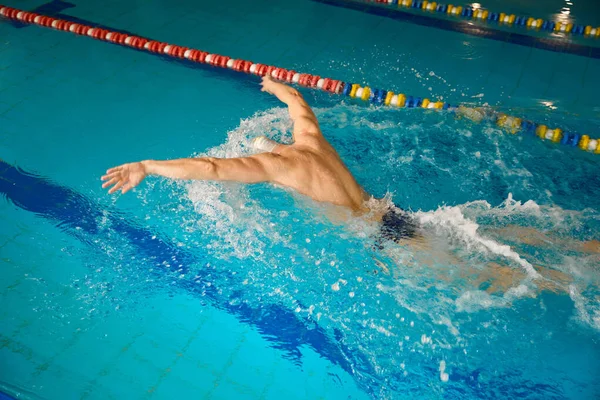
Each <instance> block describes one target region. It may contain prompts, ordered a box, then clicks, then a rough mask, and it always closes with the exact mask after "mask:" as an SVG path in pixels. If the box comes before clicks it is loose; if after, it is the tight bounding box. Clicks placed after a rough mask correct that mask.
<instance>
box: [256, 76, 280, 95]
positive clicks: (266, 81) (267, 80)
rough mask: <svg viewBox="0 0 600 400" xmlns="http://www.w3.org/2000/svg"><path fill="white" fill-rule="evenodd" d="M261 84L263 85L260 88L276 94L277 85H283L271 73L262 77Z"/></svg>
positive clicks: (262, 90)
mask: <svg viewBox="0 0 600 400" xmlns="http://www.w3.org/2000/svg"><path fill="white" fill-rule="evenodd" d="M260 86H262V87H261V89H260V91H261V92H267V93H269V94H275V89H276V88H277V86H281V83H277V82H275V81H274V80H273V79H272V78H271V77H270V76H269V75H265V76H263V78H262V82H261V83H260Z"/></svg>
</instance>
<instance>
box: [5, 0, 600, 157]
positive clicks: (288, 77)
mask: <svg viewBox="0 0 600 400" xmlns="http://www.w3.org/2000/svg"><path fill="white" fill-rule="evenodd" d="M401 1H404V0H401ZM407 1H408V0H407ZM411 1H412V0H411ZM0 15H2V16H4V17H6V18H8V19H13V20H17V21H20V22H23V23H29V24H36V25H39V26H42V27H47V28H54V29H57V30H61V31H65V32H71V33H75V34H77V35H82V36H89V37H92V38H94V39H97V40H102V41H105V42H110V43H114V44H119V45H122V46H128V47H133V48H135V49H138V50H146V51H149V52H152V53H158V54H161V55H168V56H171V57H173V58H179V59H186V60H189V61H193V62H197V63H204V64H209V65H212V66H215V67H221V68H228V69H232V70H235V71H239V72H245V73H247V74H254V75H258V76H265V75H271V76H272V77H273V78H275V79H277V80H280V81H284V82H288V83H293V84H298V85H300V86H304V87H308V88H315V89H320V90H323V91H326V92H329V93H335V94H340V95H344V96H349V97H351V98H356V99H361V100H363V101H370V102H372V103H373V104H376V105H386V106H391V107H406V108H425V109H433V110H449V111H453V112H456V113H457V114H459V115H464V116H466V117H468V118H470V119H472V120H475V121H480V120H482V119H483V118H484V117H485V116H486V115H485V114H488V111H489V110H482V109H477V108H469V107H463V106H460V107H454V106H450V105H449V104H448V103H445V102H442V101H433V100H429V99H427V98H421V97H414V96H408V95H405V94H403V93H394V92H392V91H388V90H382V89H371V88H370V87H368V86H361V85H359V84H357V83H350V82H343V81H340V80H335V79H330V78H322V77H320V76H318V75H311V74H306V73H300V72H296V71H294V70H287V69H285V68H279V67H275V66H271V65H266V64H259V63H253V62H252V61H247V60H241V59H233V58H231V57H228V56H223V55H220V54H211V53H208V52H206V51H202V50H197V49H192V48H188V47H184V46H178V45H174V44H169V43H164V42H158V41H155V40H151V39H146V38H143V37H140V36H135V35H128V34H125V33H120V32H113V31H109V30H107V29H102V28H98V27H91V26H87V25H82V24H78V23H74V22H70V21H66V20H61V19H57V18H52V17H48V16H45V15H40V14H36V13H32V12H28V11H23V10H18V9H15V8H11V7H6V6H3V5H1V4H0ZM487 116H489V117H490V118H492V119H493V120H494V121H495V122H496V124H497V125H498V126H500V127H502V128H504V129H505V130H507V131H508V132H510V133H513V134H515V133H517V132H518V131H523V132H525V133H530V134H534V135H536V136H538V137H539V138H540V139H543V140H550V141H552V142H555V143H562V144H564V145H567V146H572V147H578V148H580V149H582V150H585V151H590V152H594V153H596V154H600V139H592V138H590V136H589V135H579V134H577V133H573V132H565V131H563V130H562V129H560V128H554V129H551V128H549V127H547V126H546V125H543V124H537V123H534V122H531V121H528V120H525V119H521V118H518V117H513V116H509V115H506V114H502V113H497V112H494V111H492V112H491V115H487Z"/></svg>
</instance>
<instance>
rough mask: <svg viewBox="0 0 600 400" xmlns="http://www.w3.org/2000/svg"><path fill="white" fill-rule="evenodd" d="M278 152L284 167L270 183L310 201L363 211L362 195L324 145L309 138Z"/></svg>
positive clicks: (342, 165) (340, 162)
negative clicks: (306, 197)
mask: <svg viewBox="0 0 600 400" xmlns="http://www.w3.org/2000/svg"><path fill="white" fill-rule="evenodd" d="M302 142H304V143H298V142H296V143H295V144H293V145H290V146H282V147H283V148H282V149H281V150H280V151H279V153H278V154H279V156H280V159H281V162H282V164H283V166H284V168H282V169H281V170H279V171H280V172H279V173H277V174H274V176H273V180H274V182H275V183H278V184H280V185H283V186H287V187H290V188H292V189H294V190H296V191H298V192H299V193H302V194H304V195H306V196H308V197H310V198H312V199H313V200H316V201H321V202H327V203H332V204H336V205H340V206H344V207H347V208H349V209H351V210H352V211H354V212H360V211H364V206H363V202H364V200H365V199H366V194H365V192H364V191H363V189H362V188H361V187H360V185H359V184H358V183H357V182H356V180H355V179H354V177H353V176H352V174H351V173H350V171H348V168H347V167H346V166H345V165H344V163H343V162H342V160H341V159H340V157H339V155H338V154H337V152H336V151H335V150H334V149H333V147H332V146H331V145H330V144H329V143H327V141H326V140H325V139H324V138H323V139H318V138H316V137H315V138H314V139H313V138H311V139H310V140H309V142H313V143H311V144H307V143H305V142H306V141H302Z"/></svg>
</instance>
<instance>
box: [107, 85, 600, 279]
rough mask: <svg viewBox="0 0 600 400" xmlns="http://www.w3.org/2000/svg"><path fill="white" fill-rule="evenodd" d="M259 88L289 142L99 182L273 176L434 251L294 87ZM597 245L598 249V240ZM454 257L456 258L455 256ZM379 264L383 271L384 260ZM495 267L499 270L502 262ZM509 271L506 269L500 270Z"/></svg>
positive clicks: (125, 187) (116, 173) (140, 165)
mask: <svg viewBox="0 0 600 400" xmlns="http://www.w3.org/2000/svg"><path fill="white" fill-rule="evenodd" d="M262 91H263V92H267V93H269V94H272V95H274V96H276V97H277V98H278V99H279V100H280V101H282V102H283V103H285V104H287V106H288V111H289V114H290V118H291V119H292V121H293V124H294V126H293V143H292V144H289V145H288V144H281V143H277V142H275V141H273V140H271V139H268V138H266V137H265V136H260V137H258V138H255V139H254V140H253V142H252V146H253V147H254V149H255V150H256V151H258V154H254V155H251V156H248V157H238V158H214V157H200V158H182V159H177V160H168V161H155V160H146V161H140V162H134V163H129V164H123V165H120V166H117V167H114V168H111V169H109V170H108V171H107V172H106V175H104V176H103V177H102V180H103V181H104V184H103V185H102V187H103V188H110V189H109V191H108V192H109V193H115V192H117V191H119V190H120V191H121V192H122V193H127V192H128V191H130V190H131V189H132V188H134V187H136V186H137V185H139V184H140V183H141V182H142V181H143V180H144V178H146V177H147V176H149V175H158V176H163V177H167V178H171V179H186V180H214V181H236V182H242V183H249V184H251V183H259V182H271V183H274V184H277V185H281V186H285V187H288V188H291V189H293V190H295V191H296V192H298V193H301V194H303V195H305V196H308V197H309V198H311V199H313V200H315V201H317V202H322V203H329V204H333V205H336V206H340V207H342V208H343V209H345V210H348V211H349V212H350V213H351V214H352V215H354V216H367V217H368V218H369V219H374V220H375V221H377V222H378V223H379V224H380V236H379V237H378V238H377V243H378V244H380V243H381V239H387V240H391V241H394V242H398V243H402V244H408V245H410V246H411V247H414V248H421V249H422V250H426V252H427V254H433V249H431V248H430V247H429V246H428V245H427V243H426V242H425V241H424V240H423V239H424V236H423V235H424V232H422V230H421V229H420V228H419V226H418V225H417V223H416V221H415V220H414V218H413V217H412V216H411V215H410V214H408V213H407V212H405V211H403V210H401V209H400V208H398V207H394V206H393V205H390V206H386V207H385V208H384V209H381V210H379V209H378V210H374V209H372V208H377V207H372V208H371V207H369V204H370V200H371V199H373V197H372V196H371V195H370V194H369V193H367V192H366V191H365V190H364V189H363V188H362V186H361V185H360V184H359V183H358V182H357V181H356V179H355V178H354V176H353V175H352V174H351V173H350V171H349V170H348V168H347V167H346V165H344V162H343V161H342V160H341V158H340V156H339V155H338V153H337V152H336V150H335V149H334V148H333V146H332V145H331V144H330V143H329V142H328V141H327V140H326V139H325V137H324V136H323V133H322V132H321V128H320V127H319V122H318V121H317V118H316V116H315V114H314V113H313V111H312V109H311V108H310V106H309V105H308V104H307V103H306V101H305V100H304V99H303V98H302V95H301V94H300V93H299V92H298V91H297V90H296V89H294V88H291V87H289V86H287V85H284V84H282V83H279V82H275V81H273V80H272V79H271V78H270V77H268V76H267V77H264V78H263V80H262ZM460 114H462V115H465V116H466V117H468V118H470V119H473V120H476V121H479V120H482V119H484V118H485V110H475V111H473V112H471V111H469V109H461V110H460ZM526 236H528V235H526ZM594 249H595V248H594ZM598 251H599V252H600V245H599V246H598ZM453 259H455V257H451V260H450V261H452V260H453ZM453 263H455V264H460V262H459V261H456V262H453ZM381 269H382V270H383V271H384V272H386V271H387V268H386V267H385V266H383V267H381ZM507 269H510V268H508V267H507ZM493 270H494V271H498V270H500V268H499V267H498V268H495V269H493ZM540 272H541V271H540ZM507 274H508V273H507V272H505V273H504V274H500V275H507Z"/></svg>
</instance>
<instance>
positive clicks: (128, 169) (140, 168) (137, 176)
mask: <svg viewBox="0 0 600 400" xmlns="http://www.w3.org/2000/svg"><path fill="white" fill-rule="evenodd" d="M147 175H148V172H147V171H146V167H145V165H144V163H143V162H135V163H129V164H123V165H120V166H118V167H114V168H111V169H109V170H108V171H106V175H104V176H103V177H102V178H101V179H102V180H103V181H106V182H104V183H103V184H102V188H103V189H106V188H107V187H109V186H112V187H111V188H110V189H109V190H108V193H110V194H112V193H114V192H116V191H117V190H121V193H123V194H125V193H127V192H129V191H130V190H131V189H133V188H134V187H136V186H137V185H139V184H140V182H142V181H143V180H144V178H145V177H146V176H147Z"/></svg>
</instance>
